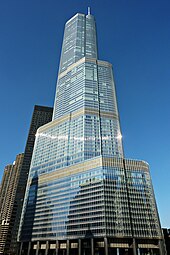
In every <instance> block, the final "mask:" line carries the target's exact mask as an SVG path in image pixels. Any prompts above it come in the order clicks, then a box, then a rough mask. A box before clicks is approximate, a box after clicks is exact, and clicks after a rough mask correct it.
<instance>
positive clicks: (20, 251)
mask: <svg viewBox="0 0 170 255" xmlns="http://www.w3.org/2000/svg"><path fill="white" fill-rule="evenodd" d="M22 247H23V242H21V244H20V249H19V255H21V254H22Z"/></svg>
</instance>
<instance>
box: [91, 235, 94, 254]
mask: <svg viewBox="0 0 170 255" xmlns="http://www.w3.org/2000/svg"><path fill="white" fill-rule="evenodd" d="M91 255H94V239H93V238H91Z"/></svg>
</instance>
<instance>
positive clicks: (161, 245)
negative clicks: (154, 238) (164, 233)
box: [158, 240, 167, 255]
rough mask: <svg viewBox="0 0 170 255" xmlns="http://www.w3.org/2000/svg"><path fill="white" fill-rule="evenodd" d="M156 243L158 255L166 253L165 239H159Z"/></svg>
mask: <svg viewBox="0 0 170 255" xmlns="http://www.w3.org/2000/svg"><path fill="white" fill-rule="evenodd" d="M158 245H159V252H160V255H167V251H166V248H165V241H164V240H159V241H158Z"/></svg>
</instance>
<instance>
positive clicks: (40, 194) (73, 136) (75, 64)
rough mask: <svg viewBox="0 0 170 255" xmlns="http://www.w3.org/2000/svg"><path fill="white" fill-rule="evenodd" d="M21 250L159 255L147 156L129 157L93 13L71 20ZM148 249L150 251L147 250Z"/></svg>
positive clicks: (32, 178) (31, 182)
mask: <svg viewBox="0 0 170 255" xmlns="http://www.w3.org/2000/svg"><path fill="white" fill-rule="evenodd" d="M19 240H20V242H21V249H20V254H22V253H23V254H28V255H29V254H36V255H38V254H58V255H59V254H65V253H66V254H67V255H68V254H76V255H81V254H82V255H84V254H85V255H86V254H91V255H94V254H96V255H97V254H98V255H100V254H105V255H108V254H117V255H122V254H134V255H136V254H138V255H144V254H161V255H163V254H164V253H162V252H163V248H162V234H161V229H160V223H159V217H158V213H157V209H156V203H155V198H154V193H153V188H152V184H151V179H150V174H149V166H148V164H147V163H146V162H144V161H136V160H128V159H125V158H124V153H123V146H122V135H121V130H120V122H119V114H118V109H117V102H116V93H115V85H114V79H113V71H112V65H111V64H110V63H109V62H106V61H101V60H98V54H97V39H96V26H95V20H94V17H93V16H92V15H91V14H90V12H89V13H88V15H84V14H79V13H78V14H76V15H75V16H74V17H72V18H71V19H70V20H69V21H67V23H66V26H65V32H64V39H63V46H62V53H61V60H60V67H59V74H58V80H57V89H56V97H55V103H54V112H53V120H52V122H50V123H48V124H46V125H44V126H42V127H41V128H39V129H38V131H37V134H36V141H35V146H34V152H33V158H32V162H31V168H30V173H29V178H28V184H27V190H26V194H25V200H24V206H23V212H22V219H21V224H20V232H19ZM147 252H148V253H147Z"/></svg>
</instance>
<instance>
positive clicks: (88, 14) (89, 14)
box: [88, 7, 91, 15]
mask: <svg viewBox="0 0 170 255" xmlns="http://www.w3.org/2000/svg"><path fill="white" fill-rule="evenodd" d="M88 15H91V13H90V7H88Z"/></svg>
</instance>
